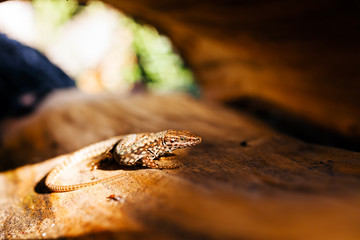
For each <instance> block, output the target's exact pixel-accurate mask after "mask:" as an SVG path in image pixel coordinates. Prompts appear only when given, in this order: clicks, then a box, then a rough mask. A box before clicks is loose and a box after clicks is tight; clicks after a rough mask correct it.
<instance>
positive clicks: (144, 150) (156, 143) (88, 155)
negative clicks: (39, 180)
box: [45, 130, 201, 192]
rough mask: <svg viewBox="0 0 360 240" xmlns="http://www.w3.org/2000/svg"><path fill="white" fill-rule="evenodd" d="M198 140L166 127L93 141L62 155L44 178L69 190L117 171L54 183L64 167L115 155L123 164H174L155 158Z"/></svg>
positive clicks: (54, 187)
mask: <svg viewBox="0 0 360 240" xmlns="http://www.w3.org/2000/svg"><path fill="white" fill-rule="evenodd" d="M200 142H201V138H200V137H199V136H197V135H195V134H193V133H191V132H188V131H185V130H166V131H162V132H158V133H138V134H130V135H125V136H118V137H113V138H110V139H108V140H105V141H102V142H99V143H95V144H92V145H90V146H88V147H85V148H82V149H80V150H78V151H76V152H74V153H72V154H67V155H64V156H61V158H64V160H63V162H62V163H60V164H59V165H57V166H56V167H55V168H53V169H52V170H51V171H50V172H49V174H48V175H47V177H46V179H45V185H46V186H47V187H48V188H49V189H50V190H51V191H52V192H68V191H74V190H77V189H80V188H83V187H88V186H92V185H95V184H98V183H104V182H108V181H111V180H114V179H116V178H118V177H120V175H115V176H112V177H109V178H105V179H100V180H97V181H92V182H88V183H81V184H74V185H57V184H55V181H56V179H57V178H58V176H59V175H60V174H61V173H62V172H63V171H64V170H65V169H66V168H70V167H72V166H74V165H75V164H77V163H79V162H82V161H85V160H89V161H91V160H93V159H94V158H98V159H105V158H109V159H114V160H115V161H116V162H117V163H118V164H119V165H122V166H135V165H142V166H146V167H149V168H157V169H164V168H174V167H176V166H174V165H168V166H159V165H158V164H157V163H156V162H155V161H154V159H155V158H157V157H160V156H162V155H164V154H165V153H171V152H172V151H174V150H176V149H180V148H185V147H190V146H193V145H196V144H198V143H200Z"/></svg>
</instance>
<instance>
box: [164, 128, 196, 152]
mask: <svg viewBox="0 0 360 240" xmlns="http://www.w3.org/2000/svg"><path fill="white" fill-rule="evenodd" d="M200 142H201V137H200V136H198V135H196V134H194V133H191V132H189V131H185V130H167V131H166V132H165V134H164V145H165V146H166V147H167V148H168V149H169V150H170V151H172V150H176V149H179V148H185V147H190V146H193V145H196V144H199V143H200Z"/></svg>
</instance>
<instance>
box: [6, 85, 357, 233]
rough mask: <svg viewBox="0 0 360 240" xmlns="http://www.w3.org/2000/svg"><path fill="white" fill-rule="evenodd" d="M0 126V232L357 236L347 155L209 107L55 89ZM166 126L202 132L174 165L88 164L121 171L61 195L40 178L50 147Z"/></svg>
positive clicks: (352, 170)
mask: <svg viewBox="0 0 360 240" xmlns="http://www.w3.org/2000/svg"><path fill="white" fill-rule="evenodd" d="M2 127H3V129H4V130H3V135H2V136H3V138H2V143H3V144H2V148H1V149H0V159H1V167H2V169H3V170H4V171H3V172H1V173H0V192H1V197H0V238H57V237H71V236H73V237H75V236H78V237H79V236H80V237H82V238H84V239H87V238H91V239H101V238H103V237H108V238H112V239H184V238H186V239H189V238H192V239H198V238H199V239H200V238H201V239H204V238H208V239H359V238H360V232H359V223H360V178H359V177H360V154H359V153H355V152H350V151H344V150H341V149H335V148H328V147H321V146H316V145H310V144H307V143H304V142H301V141H298V140H296V139H293V138H289V137H287V136H284V135H280V134H278V133H276V132H274V131H273V130H271V129H269V128H268V127H266V126H264V125H262V124H261V123H259V122H257V121H256V120H255V119H253V118H251V117H248V116H246V115H244V114H239V113H235V112H232V111H230V110H228V109H226V108H223V107H220V106H217V105H210V104H204V103H202V102H200V101H197V100H194V99H191V98H190V97H187V96H181V95H169V96H151V95H135V96H129V97H118V96H115V95H98V96H87V95H84V94H81V93H78V92H76V91H75V92H69V91H64V92H59V93H57V94H55V95H52V96H51V97H49V98H48V99H47V101H46V102H45V103H44V104H43V106H42V107H41V108H40V109H38V111H37V112H36V113H34V114H33V115H31V116H29V117H28V118H26V119H22V120H18V121H16V122H15V121H12V122H9V123H8V124H7V125H6V126H4V125H3V126H2ZM168 128H174V129H187V130H190V131H192V132H194V133H197V134H199V135H200V136H201V137H202V138H203V142H202V143H201V144H200V145H198V146H195V147H194V148H192V149H189V151H182V152H179V153H178V154H177V156H176V159H177V161H180V162H181V163H182V165H183V166H182V167H181V168H179V169H174V170H154V169H145V168H140V169H135V170H129V169H117V170H114V171H112V170H109V171H102V172H101V171H99V172H96V174H98V175H97V176H96V177H103V176H105V175H110V174H114V173H116V174H117V173H119V172H123V176H122V177H121V178H119V179H118V180H115V181H113V182H108V183H104V184H100V185H95V186H93V187H89V188H85V189H81V190H78V191H74V192H68V193H51V194H50V193H48V192H47V191H46V189H44V188H43V179H44V177H45V176H46V174H47V173H48V172H49V170H50V169H51V168H52V167H53V166H55V165H56V164H57V163H58V161H59V159H58V158H56V156H58V155H60V154H64V153H68V152H71V151H74V150H76V149H78V148H81V147H83V146H86V145H88V144H90V143H93V142H97V141H100V140H103V139H106V138H109V137H111V136H114V135H121V134H126V133H134V132H148V131H150V132H152V131H158V130H162V129H168ZM47 159H48V160H47ZM36 162H37V163H36ZM5 170H6V171H5ZM72 171H73V173H72V174H71V175H70V178H69V179H68V181H70V182H72V181H80V180H81V179H80V178H81V177H86V176H85V175H84V174H86V172H84V166H77V167H76V168H74V169H72ZM94 174H95V173H94ZM112 195H113V196H112ZM109 196H110V198H109ZM111 196H112V197H111Z"/></svg>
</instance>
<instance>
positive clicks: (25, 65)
mask: <svg viewBox="0 0 360 240" xmlns="http://www.w3.org/2000/svg"><path fill="white" fill-rule="evenodd" d="M69 87H75V82H74V80H72V79H71V78H70V77H69V76H67V75H66V74H65V73H64V72H63V71H62V70H61V69H60V68H58V67H56V66H55V65H54V64H52V63H51V62H50V61H49V60H48V59H47V58H46V57H45V56H44V55H43V54H41V53H40V52H39V51H37V50H35V49H33V48H30V47H28V46H24V45H22V44H21V43H19V42H17V41H15V40H12V39H9V38H8V37H7V36H6V35H4V34H1V33H0V120H3V119H5V118H8V117H14V116H22V115H25V114H27V113H29V112H31V111H32V110H33V109H34V108H35V107H36V105H37V104H38V103H39V102H41V100H42V99H43V98H44V97H45V96H46V95H47V94H48V93H50V92H52V91H54V90H55V89H59V88H69Z"/></svg>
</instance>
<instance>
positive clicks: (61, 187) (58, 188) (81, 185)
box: [45, 174, 122, 192]
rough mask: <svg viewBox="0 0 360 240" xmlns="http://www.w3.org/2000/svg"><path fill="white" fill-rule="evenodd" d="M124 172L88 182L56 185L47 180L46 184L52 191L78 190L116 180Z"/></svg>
mask: <svg viewBox="0 0 360 240" xmlns="http://www.w3.org/2000/svg"><path fill="white" fill-rule="evenodd" d="M121 176H122V174H117V175H115V176H111V177H108V178H104V179H100V180H96V181H92V182H86V183H79V184H72V185H56V184H53V183H50V182H46V183H45V185H46V186H47V187H48V188H49V189H50V190H51V191H52V192H70V191H75V190H78V189H80V188H84V187H89V186H93V185H96V184H99V183H105V182H109V181H112V180H115V179H117V178H119V177H121Z"/></svg>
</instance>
